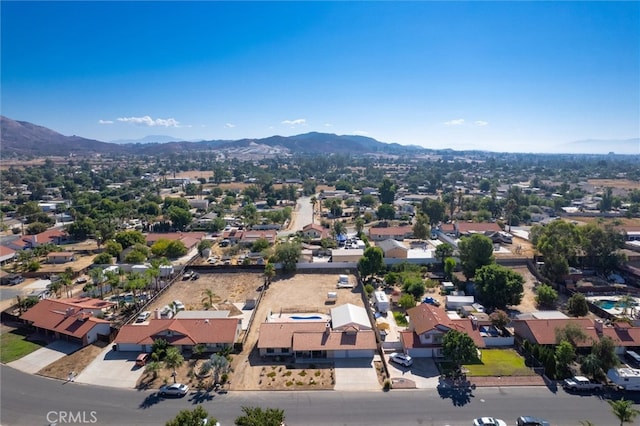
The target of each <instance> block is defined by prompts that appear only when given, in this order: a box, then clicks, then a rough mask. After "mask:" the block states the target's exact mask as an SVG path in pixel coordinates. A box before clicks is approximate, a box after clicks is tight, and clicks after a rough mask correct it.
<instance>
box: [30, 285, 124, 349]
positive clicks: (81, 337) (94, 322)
mask: <svg viewBox="0 0 640 426" xmlns="http://www.w3.org/2000/svg"><path fill="white" fill-rule="evenodd" d="M114 305H115V303H112V302H107V301H104V300H101V299H91V298H80V297H76V298H70V299H57V300H53V299H43V300H41V301H40V302H38V303H37V304H36V305H35V306H33V307H32V308H31V309H29V310H28V311H27V312H25V313H24V314H22V316H21V317H20V319H22V320H23V321H25V322H26V323H28V324H30V325H31V326H33V327H34V328H35V329H36V331H38V332H41V333H44V334H45V335H47V336H50V337H54V338H56V339H65V340H67V341H69V342H73V343H78V344H81V345H82V346H85V345H88V344H90V343H93V342H95V341H96V340H98V336H99V335H102V336H108V335H109V334H110V333H111V324H110V323H109V321H107V320H103V319H100V318H98V315H101V314H103V313H104V312H105V311H106V310H108V309H109V308H111V307H112V306H114Z"/></svg>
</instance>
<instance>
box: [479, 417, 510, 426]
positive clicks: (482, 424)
mask: <svg viewBox="0 0 640 426" xmlns="http://www.w3.org/2000/svg"><path fill="white" fill-rule="evenodd" d="M473 426H507V422H505V421H504V420H500V419H496V418H495V417H478V418H477V419H474V420H473Z"/></svg>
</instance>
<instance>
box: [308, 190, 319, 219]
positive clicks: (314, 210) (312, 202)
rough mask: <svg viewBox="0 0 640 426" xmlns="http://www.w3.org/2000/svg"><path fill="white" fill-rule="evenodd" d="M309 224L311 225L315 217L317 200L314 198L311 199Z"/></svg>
mask: <svg viewBox="0 0 640 426" xmlns="http://www.w3.org/2000/svg"><path fill="white" fill-rule="evenodd" d="M310 202H311V224H313V219H314V217H315V216H316V204H318V199H317V198H316V196H315V195H314V196H312V197H311V201H310Z"/></svg>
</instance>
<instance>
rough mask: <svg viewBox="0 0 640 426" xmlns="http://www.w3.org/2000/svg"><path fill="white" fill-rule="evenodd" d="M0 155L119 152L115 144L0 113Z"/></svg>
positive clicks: (41, 155)
mask: <svg viewBox="0 0 640 426" xmlns="http://www.w3.org/2000/svg"><path fill="white" fill-rule="evenodd" d="M0 135H1V139H0V147H1V148H2V157H3V158H8V157H21V156H39V157H45V156H68V155H69V154H77V155H92V154H98V153H116V152H119V150H120V149H119V148H118V145H114V144H110V143H106V142H100V141H96V140H93V139H85V138H82V137H80V136H64V135H61V134H60V133H58V132H54V131H53V130H51V129H47V128H46V127H42V126H38V125H35V124H32V123H29V122H26V121H15V120H12V119H10V118H7V117H3V116H0Z"/></svg>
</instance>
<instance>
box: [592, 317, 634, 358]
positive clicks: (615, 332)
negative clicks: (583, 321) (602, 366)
mask: <svg viewBox="0 0 640 426" xmlns="http://www.w3.org/2000/svg"><path fill="white" fill-rule="evenodd" d="M594 325H595V328H596V333H598V336H609V337H611V339H613V342H614V344H615V345H616V353H617V354H618V355H623V354H624V353H625V352H626V351H627V350H632V351H637V350H638V349H640V327H638V326H634V325H631V324H629V323H628V322H624V321H618V322H614V323H613V324H611V325H605V324H604V322H603V321H602V320H600V319H598V320H595V321H594Z"/></svg>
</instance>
